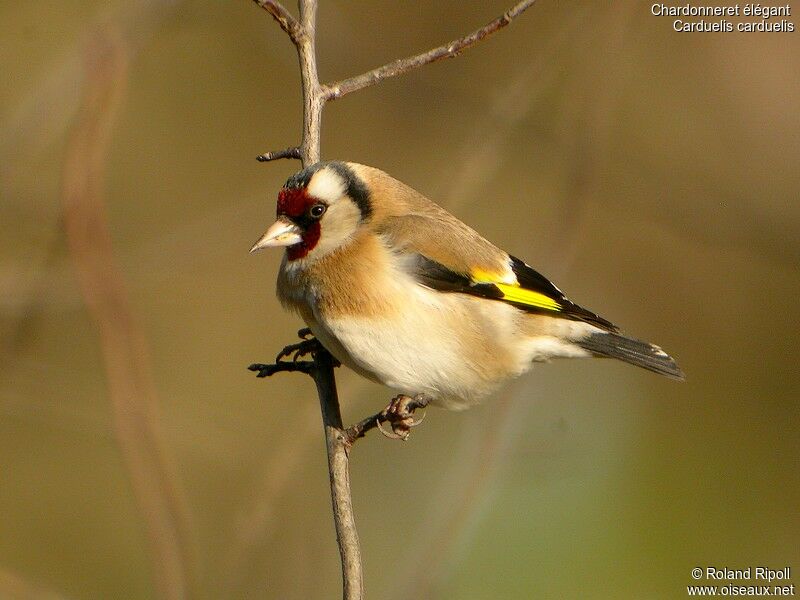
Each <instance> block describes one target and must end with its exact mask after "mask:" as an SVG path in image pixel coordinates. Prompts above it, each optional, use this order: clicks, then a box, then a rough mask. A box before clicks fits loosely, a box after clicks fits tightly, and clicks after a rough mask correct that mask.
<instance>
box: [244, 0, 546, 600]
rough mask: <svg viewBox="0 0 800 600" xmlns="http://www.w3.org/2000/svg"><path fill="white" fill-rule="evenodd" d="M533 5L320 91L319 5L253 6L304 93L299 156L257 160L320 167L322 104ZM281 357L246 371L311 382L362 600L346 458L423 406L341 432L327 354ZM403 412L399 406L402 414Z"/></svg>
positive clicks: (345, 563) (439, 54) (456, 48)
mask: <svg viewBox="0 0 800 600" xmlns="http://www.w3.org/2000/svg"><path fill="white" fill-rule="evenodd" d="M535 1H536V0H523V1H522V2H519V3H518V4H516V5H515V6H513V7H512V8H511V9H509V10H508V11H507V12H506V13H504V14H503V15H502V16H500V17H498V18H497V19H495V20H494V21H492V22H490V23H488V24H487V25H486V26H484V27H482V28H480V29H478V30H476V31H474V32H472V33H470V34H469V35H467V36H465V37H462V38H460V39H458V40H454V41H453V42H451V43H449V44H447V45H445V46H441V47H439V48H434V49H433V50H430V51H429V52H426V53H424V54H420V55H417V56H412V57H410V58H406V59H402V60H397V61H394V62H392V63H390V64H388V65H385V66H383V67H379V68H378V69H374V70H372V71H370V72H368V73H364V74H362V75H358V76H356V77H352V78H350V79H346V80H344V81H340V82H337V83H334V84H331V85H329V86H323V85H321V84H320V82H319V75H318V73H317V58H316V47H315V44H316V15H317V0H298V5H299V8H300V22H299V23H298V22H297V21H295V20H294V19H293V18H292V16H291V14H289V12H288V11H287V10H286V9H285V8H283V6H281V5H280V3H278V2H272V1H268V0H255V2H256V4H258V5H259V6H261V7H262V8H264V9H266V10H267V11H268V12H269V13H270V14H271V15H272V16H273V18H275V20H276V21H278V23H279V24H280V26H281V28H282V29H283V30H284V31H285V32H286V33H287V34H288V35H289V37H290V38H291V40H292V42H293V43H294V45H295V47H296V49H297V56H298V60H299V62H300V80H301V85H302V91H303V137H302V142H301V144H300V148H299V150H298V149H293V148H289V149H287V150H284V151H282V152H277V153H269V154H266V155H262V156H261V157H259V160H262V161H263V162H266V161H268V160H272V159H276V158H297V157H298V155H299V158H300V159H301V160H302V162H303V166H304V167H308V166H310V165H313V164H314V163H317V162H319V160H320V156H321V152H320V131H321V125H322V120H321V119H322V109H323V107H324V105H325V103H326V101H328V100H332V99H335V98H340V97H342V96H344V95H345V94H348V93H350V92H353V91H356V90H359V89H362V88H365V87H367V86H370V85H374V84H375V83H378V82H379V81H382V80H383V79H386V78H389V77H394V76H395V75H399V74H401V73H405V72H407V71H409V70H411V69H414V68H417V67H421V66H423V65H426V64H428V63H432V62H434V61H437V60H440V59H442V58H449V57H453V56H456V55H458V53H459V52H461V51H463V50H465V49H467V48H470V47H471V46H473V45H475V44H477V43H478V42H480V41H481V40H483V39H485V38H486V37H488V36H490V35H492V34H493V33H495V32H496V31H498V30H500V29H502V28H503V27H505V26H506V25H508V24H509V23H510V22H511V21H512V20H513V19H514V18H516V17H517V16H518V15H520V14H521V13H522V12H524V11H525V10H527V9H528V8H529V7H530V6H531V5H533V3H534V2H535ZM283 355H284V354H283V353H281V355H279V357H278V358H279V360H278V361H277V362H276V363H275V364H274V365H262V364H257V365H251V366H250V370H252V371H258V374H259V376H260V377H267V376H269V375H272V374H274V373H276V372H280V371H301V372H303V373H306V374H308V375H311V376H312V377H313V378H314V382H315V384H316V386H317V394H318V396H319V402H320V409H321V411H322V421H323V424H324V427H325V441H326V446H327V450H328V472H329V476H330V484H331V500H332V504H333V517H334V524H335V526H336V536H337V540H338V543H339V553H340V555H341V563H342V583H343V586H342V587H343V597H344V599H345V600H361V599H362V598H363V597H364V581H363V579H364V575H363V567H362V562H361V548H360V544H359V540H358V532H357V531H356V526H355V518H354V515H353V501H352V493H351V491H350V466H349V451H350V448H351V447H352V445H353V443H354V442H355V440H357V439H358V438H360V437H362V436H363V435H364V434H365V433H366V432H367V431H369V430H370V429H373V428H374V427H379V426H380V423H381V422H382V421H386V420H388V421H391V422H392V429H393V431H394V433H395V435H397V436H398V437H400V438H401V439H405V438H406V437H407V435H408V429H409V428H410V427H413V426H414V425H415V424H416V423H415V422H413V419H412V417H411V416H410V414H409V412H408V410H410V411H411V412H413V410H414V408H418V407H421V406H424V405H425V404H427V401H424V403H423V401H422V400H417V399H413V400H412V399H411V398H408V397H404V398H405V399H404V401H403V402H401V403H399V404H397V405H394V407H395V408H394V409H392V406H393V405H390V407H389V408H388V409H387V410H384V411H381V412H380V413H378V414H376V415H373V416H371V417H369V418H367V419H364V420H362V421H360V422H359V423H356V424H354V425H353V426H351V427H349V428H347V429H345V428H344V426H343V425H342V417H341V412H340V409H339V399H338V395H337V392H336V379H335V377H334V367H335V366H336V363H335V361H334V359H333V357H332V356H331V355H330V354H329V353H328V351H327V350H325V349H324V348H320V349H317V350H314V351H313V353H312V356H313V360H312V361H310V362H307V361H297V360H296V359H297V358H298V356H300V354H295V360H294V361H292V362H289V361H281V360H280V358H281V356H283ZM395 400H398V399H395ZM393 402H394V401H393ZM417 403H419V406H416V404H417ZM401 407H404V408H405V411H404V410H403V408H401ZM398 411H399V412H398ZM398 434H399V435H398Z"/></svg>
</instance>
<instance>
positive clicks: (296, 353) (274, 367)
mask: <svg viewBox="0 0 800 600" xmlns="http://www.w3.org/2000/svg"><path fill="white" fill-rule="evenodd" d="M297 335H298V337H299V338H300V340H301V341H300V342H298V343H296V344H290V345H288V346H286V347H285V348H284V349H283V350H281V351H280V352H279V353H278V356H276V357H275V362H274V363H273V364H269V365H266V364H263V363H255V364H252V365H250V366H249V367H247V368H248V369H249V370H251V371H255V372H257V375H256V377H269V376H270V375H274V374H275V373H280V372H282V371H287V372H294V371H300V372H301V373H311V371H312V369H313V368H314V361H312V360H300V359H301V358H303V357H304V356H308V355H309V354H310V355H312V357H313V356H314V354H315V353H317V352H319V351H320V350H324V348H323V346H322V344H320V343H319V340H317V338H315V337H310V336H311V330H310V329H309V328H307V327H306V328H304V329H301V330H300V331H298V332H297ZM288 358H291V360H286V359H288ZM333 365H334V366H335V367H338V366H341V363H339V361H338V360H336V359H335V358H334V359H333Z"/></svg>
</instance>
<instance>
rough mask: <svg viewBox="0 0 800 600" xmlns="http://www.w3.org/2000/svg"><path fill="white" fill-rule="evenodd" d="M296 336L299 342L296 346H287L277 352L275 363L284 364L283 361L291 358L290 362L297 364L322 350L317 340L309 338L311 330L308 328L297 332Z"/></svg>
mask: <svg viewBox="0 0 800 600" xmlns="http://www.w3.org/2000/svg"><path fill="white" fill-rule="evenodd" d="M297 336H298V337H299V338H300V340H301V341H300V342H298V343H296V344H289V345H288V346H286V347H285V348H284V349H283V350H281V351H280V352H278V356H276V357H275V362H276V363H279V362H284V359H285V358H289V357H291V359H292V362H297V361H298V360H300V359H301V358H303V357H304V356H308V355H309V354H313V353H314V352H318V351H319V350H321V349H322V344H320V343H319V340H317V338H315V337H311V330H310V329H309V328H308V327H306V328H304V329H301V330H300V331H298V332H297Z"/></svg>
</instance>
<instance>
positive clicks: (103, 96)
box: [62, 32, 191, 600]
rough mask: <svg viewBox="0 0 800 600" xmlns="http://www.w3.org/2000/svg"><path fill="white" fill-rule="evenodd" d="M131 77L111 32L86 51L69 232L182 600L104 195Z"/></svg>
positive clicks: (175, 597)
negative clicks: (116, 120)
mask: <svg viewBox="0 0 800 600" xmlns="http://www.w3.org/2000/svg"><path fill="white" fill-rule="evenodd" d="M126 72H127V53H126V47H125V46H124V43H123V42H122V41H120V40H119V39H118V38H117V37H116V36H115V35H112V34H110V33H109V32H107V33H105V34H101V35H98V36H97V38H96V39H95V40H94V43H93V44H92V45H91V46H90V48H89V50H88V52H87V65H86V83H85V89H84V97H83V101H82V106H81V109H80V111H79V114H78V119H77V121H76V122H75V124H74V126H73V128H72V131H71V133H70V136H69V139H68V141H67V149H66V158H65V162H64V169H63V184H62V185H63V192H62V193H63V203H64V227H65V229H66V238H67V245H68V248H69V253H70V256H71V259H72V263H73V266H74V269H75V274H76V276H77V279H78V283H79V285H80V288H81V292H82V295H83V298H84V301H85V303H86V307H87V310H88V312H89V314H90V315H91V317H92V318H93V320H94V323H95V327H96V329H97V333H98V335H99V338H100V344H101V349H102V356H103V361H104V363H105V371H106V377H107V380H108V390H109V396H110V399H111V403H112V407H113V416H114V430H115V436H116V439H117V442H118V444H119V447H120V450H121V452H122V455H123V459H124V461H125V465H126V467H127V470H128V474H129V477H130V480H131V487H132V488H133V492H134V495H135V497H136V500H137V503H138V507H139V511H140V514H141V518H142V520H143V522H144V525H145V528H146V531H147V537H148V540H149V542H150V546H151V548H152V552H151V559H152V569H153V575H154V579H155V583H156V587H157V589H158V593H159V597H160V598H163V599H165V600H182V599H183V598H186V597H187V596H188V595H189V594H190V582H191V576H190V565H191V560H190V556H191V544H190V543H189V538H190V535H189V534H190V528H189V525H188V521H189V519H188V516H187V511H186V508H185V506H184V504H183V502H182V498H181V494H180V493H179V490H178V486H177V483H176V478H175V475H174V468H173V465H172V463H171V461H170V460H169V457H168V455H167V453H166V452H165V448H164V443H163V439H162V435H161V431H160V428H159V421H158V398H157V394H156V390H155V385H154V383H153V377H152V373H151V370H150V364H149V360H148V356H147V354H148V352H147V344H146V341H145V338H144V334H143V333H142V331H141V330H140V329H139V327H138V326H137V325H136V323H135V321H134V318H133V315H132V311H131V307H130V303H129V301H128V296H127V292H126V290H125V285H124V281H123V278H122V274H121V273H120V271H119V269H118V268H117V266H116V264H115V263H114V258H113V249H112V245H111V236H110V232H109V226H108V219H107V216H106V209H105V198H104V191H103V178H104V173H105V164H106V156H107V149H108V144H109V141H110V138H111V129H112V126H113V123H114V116H115V114H116V109H117V107H118V105H119V103H120V101H121V99H122V94H123V89H124V83H125V76H126Z"/></svg>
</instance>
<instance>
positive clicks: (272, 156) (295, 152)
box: [256, 146, 302, 162]
mask: <svg viewBox="0 0 800 600" xmlns="http://www.w3.org/2000/svg"><path fill="white" fill-rule="evenodd" d="M280 158H295V159H298V160H299V159H300V158H302V156H301V154H300V148H298V147H297V146H292V147H291V148H286V149H285V150H277V151H275V152H265V153H264V154H259V155H258V156H256V160H257V161H258V162H269V161H271V160H278V159H280Z"/></svg>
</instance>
